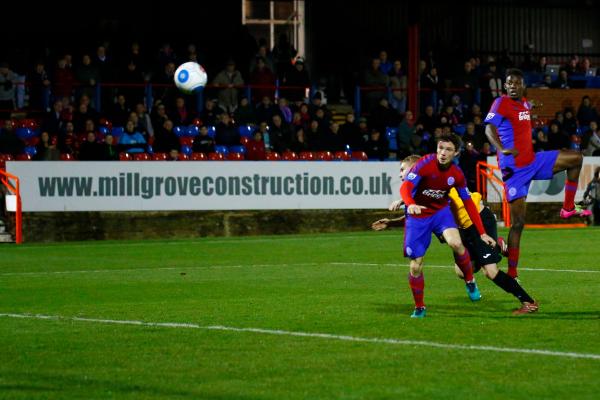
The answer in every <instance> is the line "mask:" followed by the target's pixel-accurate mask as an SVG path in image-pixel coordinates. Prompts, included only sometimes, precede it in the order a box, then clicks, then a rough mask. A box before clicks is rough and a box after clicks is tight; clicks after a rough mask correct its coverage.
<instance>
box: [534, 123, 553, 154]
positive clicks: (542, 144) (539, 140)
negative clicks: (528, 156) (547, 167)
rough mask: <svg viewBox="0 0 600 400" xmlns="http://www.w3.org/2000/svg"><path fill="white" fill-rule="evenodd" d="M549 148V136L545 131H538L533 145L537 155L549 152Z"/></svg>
mask: <svg viewBox="0 0 600 400" xmlns="http://www.w3.org/2000/svg"><path fill="white" fill-rule="evenodd" d="M548 146H549V145H548V135H546V134H545V133H544V131H543V130H541V129H538V131H537V133H536V135H535V139H534V143H533V150H534V151H535V152H536V153H537V152H539V151H547V150H549V147H548Z"/></svg>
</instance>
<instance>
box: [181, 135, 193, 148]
mask: <svg viewBox="0 0 600 400" xmlns="http://www.w3.org/2000/svg"><path fill="white" fill-rule="evenodd" d="M179 144H180V145H185V146H190V147H192V145H193V144H194V138H193V137H190V136H181V137H180V138H179Z"/></svg>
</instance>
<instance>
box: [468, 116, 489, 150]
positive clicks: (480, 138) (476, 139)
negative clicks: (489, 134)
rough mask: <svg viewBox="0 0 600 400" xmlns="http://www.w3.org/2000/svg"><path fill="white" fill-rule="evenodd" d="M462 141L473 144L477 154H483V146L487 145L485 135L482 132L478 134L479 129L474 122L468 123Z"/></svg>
mask: <svg viewBox="0 0 600 400" xmlns="http://www.w3.org/2000/svg"><path fill="white" fill-rule="evenodd" d="M462 139H463V142H464V143H467V142H469V143H471V144H473V149H474V150H475V151H477V152H481V150H482V149H483V145H484V144H485V143H487V138H486V136H485V133H483V132H482V131H479V132H478V131H477V129H475V124H474V123H473V122H467V125H466V126H465V134H464V135H463V138H462Z"/></svg>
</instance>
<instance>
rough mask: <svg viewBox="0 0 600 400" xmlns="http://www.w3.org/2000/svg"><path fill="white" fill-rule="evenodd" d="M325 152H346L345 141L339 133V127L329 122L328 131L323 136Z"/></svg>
mask: <svg viewBox="0 0 600 400" xmlns="http://www.w3.org/2000/svg"><path fill="white" fill-rule="evenodd" d="M324 139H325V140H324V141H325V150H328V151H331V152H336V151H344V150H346V145H347V144H348V143H346V141H345V140H344V138H343V136H342V135H341V133H340V125H339V124H338V123H337V122H335V121H331V122H330V124H329V129H328V131H327V133H326V134H325V138H324Z"/></svg>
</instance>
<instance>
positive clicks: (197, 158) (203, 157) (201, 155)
mask: <svg viewBox="0 0 600 400" xmlns="http://www.w3.org/2000/svg"><path fill="white" fill-rule="evenodd" d="M191 160H192V161H206V160H208V157H207V156H206V154H204V153H192V156H191Z"/></svg>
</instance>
